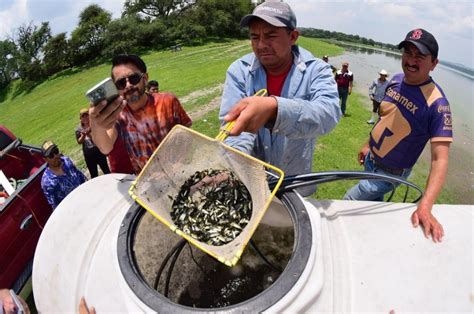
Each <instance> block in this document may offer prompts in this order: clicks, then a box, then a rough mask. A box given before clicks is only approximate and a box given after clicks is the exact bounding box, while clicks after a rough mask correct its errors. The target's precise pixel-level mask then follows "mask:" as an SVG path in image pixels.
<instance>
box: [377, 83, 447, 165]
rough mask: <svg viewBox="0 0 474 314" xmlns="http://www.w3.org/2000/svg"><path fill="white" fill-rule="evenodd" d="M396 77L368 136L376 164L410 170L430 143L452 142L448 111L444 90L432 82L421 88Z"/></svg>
mask: <svg viewBox="0 0 474 314" xmlns="http://www.w3.org/2000/svg"><path fill="white" fill-rule="evenodd" d="M403 78H404V75H403V74H397V75H395V76H394V77H393V78H392V79H391V80H390V83H389V85H388V86H387V90H386V92H385V97H384V99H383V101H382V103H381V105H380V119H379V121H377V123H376V124H375V126H374V128H373V129H372V131H371V132H370V141H369V145H370V150H371V151H372V153H373V156H374V158H375V160H376V161H377V162H379V163H381V164H383V165H385V166H387V167H390V168H411V167H413V165H414V164H415V163H416V161H417V160H418V157H419V156H420V154H421V152H422V151H423V148H424V147H425V145H426V143H427V142H428V140H429V139H430V140H431V142H452V141H453V130H452V120H451V108H450V107H449V103H448V100H447V99H446V96H445V95H444V93H443V90H442V89H441V88H440V87H439V86H438V84H436V83H435V82H434V81H433V80H432V79H431V78H430V79H429V80H428V81H426V82H425V83H423V84H420V85H408V84H406V83H404V82H403Z"/></svg>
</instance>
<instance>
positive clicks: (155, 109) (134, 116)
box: [89, 55, 192, 173]
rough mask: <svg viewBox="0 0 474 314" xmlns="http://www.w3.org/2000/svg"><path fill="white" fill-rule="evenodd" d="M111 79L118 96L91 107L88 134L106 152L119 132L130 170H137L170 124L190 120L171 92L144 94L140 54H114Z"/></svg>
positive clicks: (186, 124) (144, 69)
mask: <svg viewBox="0 0 474 314" xmlns="http://www.w3.org/2000/svg"><path fill="white" fill-rule="evenodd" d="M112 79H113V80H114V82H115V86H116V87H117V89H118V91H119V95H120V96H119V97H118V98H117V99H115V100H114V101H113V102H111V103H109V104H108V103H107V101H106V100H104V101H102V102H101V103H99V104H98V105H97V106H91V108H90V110H89V114H90V119H91V130H92V137H93V139H94V142H95V143H96V145H97V147H99V149H100V150H101V151H102V153H104V154H108V153H109V152H110V151H111V150H112V148H113V145H114V143H115V141H116V139H117V137H118V135H119V132H120V136H121V137H122V138H123V140H124V142H125V144H126V147H127V151H128V155H129V157H130V161H131V162H132V165H133V169H134V171H135V173H139V172H140V171H141V169H142V168H143V166H145V164H146V162H147V161H148V159H149V158H150V157H151V155H152V154H153V152H154V151H155V149H156V148H157V147H158V145H159V144H160V143H161V141H162V140H163V138H164V137H165V136H166V134H168V132H169V131H170V130H171V128H173V126H175V125H176V124H181V125H184V126H188V127H189V126H191V124H192V121H191V118H190V117H189V116H188V114H187V113H186V112H185V111H184V109H183V107H182V106H181V104H180V102H179V100H178V99H177V98H176V96H175V95H173V94H171V93H163V92H160V93H153V94H152V93H146V86H147V82H148V74H147V69H146V65H145V63H144V62H143V60H142V59H141V58H140V57H138V56H136V55H118V56H116V57H114V58H113V59H112ZM116 126H118V127H116Z"/></svg>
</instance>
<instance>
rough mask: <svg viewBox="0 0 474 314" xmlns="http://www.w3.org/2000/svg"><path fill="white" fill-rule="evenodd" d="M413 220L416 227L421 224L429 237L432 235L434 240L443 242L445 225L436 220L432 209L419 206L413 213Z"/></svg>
mask: <svg viewBox="0 0 474 314" xmlns="http://www.w3.org/2000/svg"><path fill="white" fill-rule="evenodd" d="M411 222H412V223H413V227H415V228H416V227H418V226H419V225H420V224H421V226H422V228H423V233H424V234H425V237H426V238H427V239H428V238H429V237H430V235H431V238H432V239H433V242H441V240H442V238H443V236H444V230H443V226H442V225H441V224H440V223H439V222H438V220H436V218H435V217H434V216H433V214H432V213H431V210H429V209H423V208H421V207H418V208H417V209H416V210H415V212H414V213H413V214H412V215H411Z"/></svg>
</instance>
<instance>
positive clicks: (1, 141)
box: [0, 131, 13, 149]
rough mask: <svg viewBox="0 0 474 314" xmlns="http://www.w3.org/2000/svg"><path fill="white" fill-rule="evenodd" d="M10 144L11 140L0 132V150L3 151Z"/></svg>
mask: <svg viewBox="0 0 474 314" xmlns="http://www.w3.org/2000/svg"><path fill="white" fill-rule="evenodd" d="M12 142H13V140H12V139H11V138H10V136H8V135H7V134H5V133H4V132H2V131H0V149H4V148H5V147H7V146H8V145H9V144H10V143H12Z"/></svg>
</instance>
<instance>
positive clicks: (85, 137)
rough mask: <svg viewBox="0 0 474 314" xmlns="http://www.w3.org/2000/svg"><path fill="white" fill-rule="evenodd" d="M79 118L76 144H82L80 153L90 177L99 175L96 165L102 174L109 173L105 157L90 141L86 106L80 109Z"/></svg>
mask: <svg viewBox="0 0 474 314" xmlns="http://www.w3.org/2000/svg"><path fill="white" fill-rule="evenodd" d="M79 119H80V121H81V123H80V125H79V126H78V127H77V129H76V140H77V144H79V145H82V153H83V154H84V160H85V161H86V165H87V169H89V173H90V175H91V178H95V177H97V176H98V175H99V170H98V169H97V166H100V169H102V172H103V173H104V174H107V173H110V169H109V165H108V163H107V157H106V156H105V155H104V154H102V153H101V152H100V150H99V148H97V146H95V144H94V142H93V141H92V137H91V128H90V123H89V109H88V108H85V109H81V110H80V112H79Z"/></svg>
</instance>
